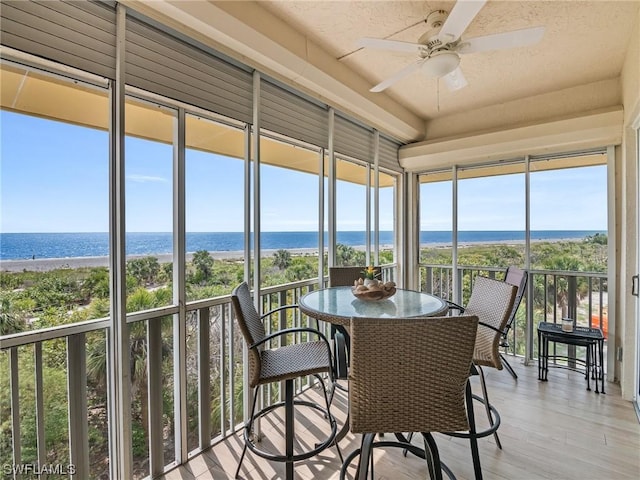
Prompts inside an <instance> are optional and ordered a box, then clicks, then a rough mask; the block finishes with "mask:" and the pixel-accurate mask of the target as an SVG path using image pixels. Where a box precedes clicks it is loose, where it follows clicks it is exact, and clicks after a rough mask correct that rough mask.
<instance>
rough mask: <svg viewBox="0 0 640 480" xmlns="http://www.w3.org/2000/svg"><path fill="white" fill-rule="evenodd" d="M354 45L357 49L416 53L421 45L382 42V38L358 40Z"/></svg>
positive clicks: (389, 41)
mask: <svg viewBox="0 0 640 480" xmlns="http://www.w3.org/2000/svg"><path fill="white" fill-rule="evenodd" d="M356 45H357V46H358V47H365V48H376V49H378V50H393V51H396V52H410V53H416V52H418V51H419V49H420V47H421V45H420V44H419V43H411V42H401V41H399V40H384V39H382V38H369V37H365V38H360V39H359V40H358V41H357V42H356Z"/></svg>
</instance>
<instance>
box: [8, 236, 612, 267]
mask: <svg viewBox="0 0 640 480" xmlns="http://www.w3.org/2000/svg"><path fill="white" fill-rule="evenodd" d="M597 233H601V234H602V233H605V234H606V231H604V230H531V239H532V240H563V239H567V240H569V239H571V240H575V239H582V238H586V237H588V236H592V235H594V234H597ZM324 236H325V245H326V242H327V241H328V233H327V232H325V233H324ZM336 237H337V238H336V241H337V243H339V244H343V245H346V246H349V247H354V248H355V247H362V246H364V245H366V243H367V235H366V233H365V231H363V230H342V231H338V232H336ZM457 238H458V242H459V243H491V242H500V243H504V242H509V241H513V242H521V241H524V240H525V231H524V230H460V231H458V232H457ZM452 239H453V233H452V232H451V231H450V230H423V231H421V232H420V240H419V242H420V245H421V246H422V245H431V244H433V245H442V244H445V245H446V244H448V243H452ZM251 240H252V239H251ZM371 240H372V241H373V239H371ZM125 241H126V254H127V256H133V255H166V254H170V253H171V252H172V251H173V234H172V233H171V232H127V234H126V237H125ZM378 241H379V243H380V245H393V243H394V232H393V231H390V230H382V231H380V232H379V237H378ZM244 242H245V235H244V232H186V251H187V252H196V251H199V250H206V251H209V252H237V251H244ZM250 244H251V246H253V242H252V241H251V242H250ZM260 247H261V249H263V250H279V249H285V250H286V249H289V250H291V249H294V250H295V249H306V250H308V249H314V248H315V249H317V248H318V232H317V231H316V232H313V231H273V232H262V233H261V235H260ZM108 255H109V234H108V233H107V232H43V233H17V232H11V233H9V232H7V233H4V232H3V233H0V261H5V260H25V259H36V258H40V259H45V258H79V257H104V256H108Z"/></svg>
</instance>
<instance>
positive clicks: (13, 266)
mask: <svg viewBox="0 0 640 480" xmlns="http://www.w3.org/2000/svg"><path fill="white" fill-rule="evenodd" d="M287 250H289V252H290V253H291V255H318V249H317V248H294V249H287ZM276 251H277V250H275V249H273V250H263V251H262V256H263V257H270V256H272V255H273V254H274V253H275V252H276ZM209 253H210V254H211V257H213V258H214V259H217V260H242V259H243V258H244V252H243V251H240V250H237V251H228V252H209ZM147 256H151V255H129V256H127V260H133V259H136V258H144V257H147ZM152 256H154V257H156V258H157V259H158V262H160V263H169V262H171V261H172V255H171V254H162V255H152ZM191 257H193V254H192V253H187V255H186V259H187V262H190V261H191ZM108 266H109V257H74V258H35V259H25V260H2V261H0V271H3V272H22V271H29V272H47V271H49V270H56V269H58V268H82V267H108Z"/></svg>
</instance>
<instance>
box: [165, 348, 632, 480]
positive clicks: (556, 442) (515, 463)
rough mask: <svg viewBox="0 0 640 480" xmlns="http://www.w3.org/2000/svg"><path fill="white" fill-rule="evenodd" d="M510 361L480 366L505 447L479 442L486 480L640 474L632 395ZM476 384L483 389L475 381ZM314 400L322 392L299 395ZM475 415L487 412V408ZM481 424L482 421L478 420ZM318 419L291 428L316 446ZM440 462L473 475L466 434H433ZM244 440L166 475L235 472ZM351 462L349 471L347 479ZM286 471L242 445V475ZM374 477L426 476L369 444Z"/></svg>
mask: <svg viewBox="0 0 640 480" xmlns="http://www.w3.org/2000/svg"><path fill="white" fill-rule="evenodd" d="M511 364H512V365H513V366H514V368H515V369H516V372H517V373H518V376H519V378H518V380H517V381H514V380H513V379H512V378H511V376H510V375H509V373H508V372H507V371H506V370H503V371H496V370H493V369H485V373H486V377H487V385H488V388H489V395H490V398H491V402H492V403H493V404H494V405H495V406H496V408H497V409H498V411H499V412H500V415H501V417H502V424H501V426H500V429H499V434H500V439H501V441H502V445H503V450H499V449H498V448H497V446H496V444H495V442H494V440H493V437H488V438H484V439H481V440H480V456H481V463H482V470H483V474H484V478H485V479H489V480H492V479H497V480H503V479H505V480H506V479H509V480H516V479H517V480H537V479H553V480H573V479H575V480H578V479H579V480H589V479H594V480H596V479H598V480H600V479H605V480H609V479H610V480H613V479H615V480H618V479H620V480H624V479H633V480H637V479H638V478H640V423H639V422H638V418H637V417H636V413H635V410H634V407H633V405H632V404H631V403H629V402H627V401H624V400H622V398H621V397H620V389H619V387H618V386H617V385H614V384H611V383H606V385H605V386H606V390H607V393H606V395H603V394H599V395H598V394H596V393H595V391H593V390H592V391H590V392H589V391H587V390H586V382H585V381H584V378H583V377H582V376H581V375H580V374H578V373H575V372H570V371H566V370H560V369H550V371H549V381H548V382H539V381H538V380H537V367H536V366H529V367H525V366H524V365H522V364H521V363H520V362H519V361H518V360H515V361H512V362H511ZM473 389H474V392H479V391H480V388H479V384H478V383H477V379H474V380H473ZM304 395H305V396H309V397H311V398H313V399H314V401H315V400H319V398H320V396H319V391H317V390H313V391H311V392H309V393H305V394H304ZM332 409H333V413H334V414H335V415H336V417H337V418H338V421H339V423H340V424H342V423H344V421H345V420H346V410H347V401H346V395H345V394H344V393H341V394H339V395H338V396H337V397H336V398H335V400H334V403H333V405H332ZM476 418H477V419H478V421H479V422H482V421H483V420H484V422H485V424H486V415H485V414H484V410H483V409H482V410H480V409H477V411H476ZM479 427H480V425H479ZM262 428H263V432H264V435H265V437H266V439H265V441H264V442H263V443H265V444H266V445H269V442H270V441H272V440H273V439H280V438H281V435H282V431H283V424H282V423H281V422H280V420H279V419H278V418H275V419H273V421H265V422H263V427H262ZM326 431H327V429H326V428H325V427H324V422H323V420H322V419H321V418H319V416H318V414H317V413H315V412H313V411H306V412H302V413H301V415H299V416H297V417H296V433H297V435H298V439H299V442H300V444H301V446H302V447H305V446H309V445H312V444H313V443H314V442H315V439H316V438H318V437H317V436H316V435H319V434H320V433H319V432H326ZM436 441H437V443H438V448H439V450H440V456H441V458H442V460H443V461H444V462H445V463H446V464H447V465H448V466H449V467H450V468H451V469H452V470H453V472H454V474H455V475H456V477H457V478H458V479H459V480H471V479H473V467H472V463H471V453H470V449H469V442H468V440H463V439H457V438H451V437H448V436H445V435H440V434H438V435H436ZM359 442H360V437H359V435H358V436H356V435H352V434H350V433H349V434H348V435H347V436H346V437H345V438H344V439H343V440H342V441H341V442H340V448H341V450H342V452H343V454H344V455H345V456H346V455H347V454H348V453H350V452H351V451H353V450H354V449H355V448H357V447H358V445H359ZM242 446H243V441H242V437H241V435H240V434H239V435H236V436H233V437H231V438H230V439H227V440H226V441H224V442H221V443H219V444H217V445H215V446H214V447H213V448H211V449H210V450H208V451H207V452H205V453H203V454H200V455H198V456H195V457H194V458H193V459H191V460H190V461H189V463H188V464H186V465H184V466H182V467H179V468H177V469H175V470H173V471H171V472H169V473H167V474H166V475H165V476H164V477H163V478H164V479H165V480H176V479H184V480H192V479H197V480H210V479H231V478H233V475H234V473H235V469H236V466H237V462H238V459H239V457H240V453H241V452H242ZM340 466H341V463H340V460H339V458H338V455H337V452H336V449H335V448H331V449H328V450H326V451H324V452H322V453H321V454H320V455H318V456H317V457H314V458H311V459H309V460H307V461H303V462H299V463H297V464H296V467H295V472H296V478H298V479H300V480H311V479H314V480H329V479H331V480H335V479H338V478H339V477H340V474H339V471H340ZM353 470H354V469H353V468H350V469H349V470H348V476H347V478H353ZM283 477H284V469H283V466H282V464H277V463H270V462H268V461H266V460H264V459H262V458H259V457H257V456H255V455H252V454H251V453H250V452H248V453H247V455H246V457H245V460H244V463H243V466H242V469H241V471H240V478H243V479H247V480H275V479H280V478H283ZM375 478H376V479H379V480H396V479H407V480H413V479H419V478H420V479H424V478H428V473H427V469H426V465H425V464H424V461H423V460H420V459H418V458H416V457H413V456H411V455H409V456H408V457H403V456H402V452H401V451H400V450H398V449H387V450H380V451H376V452H375Z"/></svg>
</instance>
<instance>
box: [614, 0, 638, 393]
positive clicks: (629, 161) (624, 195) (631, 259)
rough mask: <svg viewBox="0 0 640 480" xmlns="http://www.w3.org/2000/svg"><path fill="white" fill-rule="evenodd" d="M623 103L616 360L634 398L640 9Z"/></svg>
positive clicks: (624, 75)
mask: <svg viewBox="0 0 640 480" xmlns="http://www.w3.org/2000/svg"><path fill="white" fill-rule="evenodd" d="M621 79H622V96H623V104H624V136H623V143H622V148H621V159H620V162H618V164H619V165H620V175H619V182H620V183H619V187H620V193H621V199H620V201H621V204H622V212H621V215H620V233H619V238H620V249H619V251H620V255H619V256H620V266H621V268H620V270H619V283H618V285H619V292H620V293H619V309H618V312H619V315H618V318H617V325H616V327H617V332H619V335H620V336H621V337H622V341H621V344H620V345H621V346H622V349H623V358H622V362H618V364H617V365H616V367H617V368H616V370H617V371H619V372H620V373H619V376H620V385H621V387H622V396H623V398H625V399H627V400H632V399H634V397H635V395H636V394H637V392H638V387H637V383H636V382H637V381H638V373H637V370H636V369H637V367H638V365H637V359H638V349H639V348H640V346H639V345H638V334H637V328H639V326H638V312H637V311H636V309H637V299H636V298H635V297H633V296H632V295H631V277H632V275H635V274H638V270H637V267H638V255H639V252H638V250H639V248H640V245H639V241H638V229H639V225H638V222H639V220H638V216H639V212H638V161H639V159H638V152H637V148H636V138H635V131H634V128H633V127H636V128H638V126H640V125H639V124H640V11H639V12H638V17H637V19H636V23H635V29H634V32H633V35H632V36H631V39H630V43H629V49H628V51H627V56H626V59H625V63H624V67H623V70H622V74H621Z"/></svg>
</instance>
